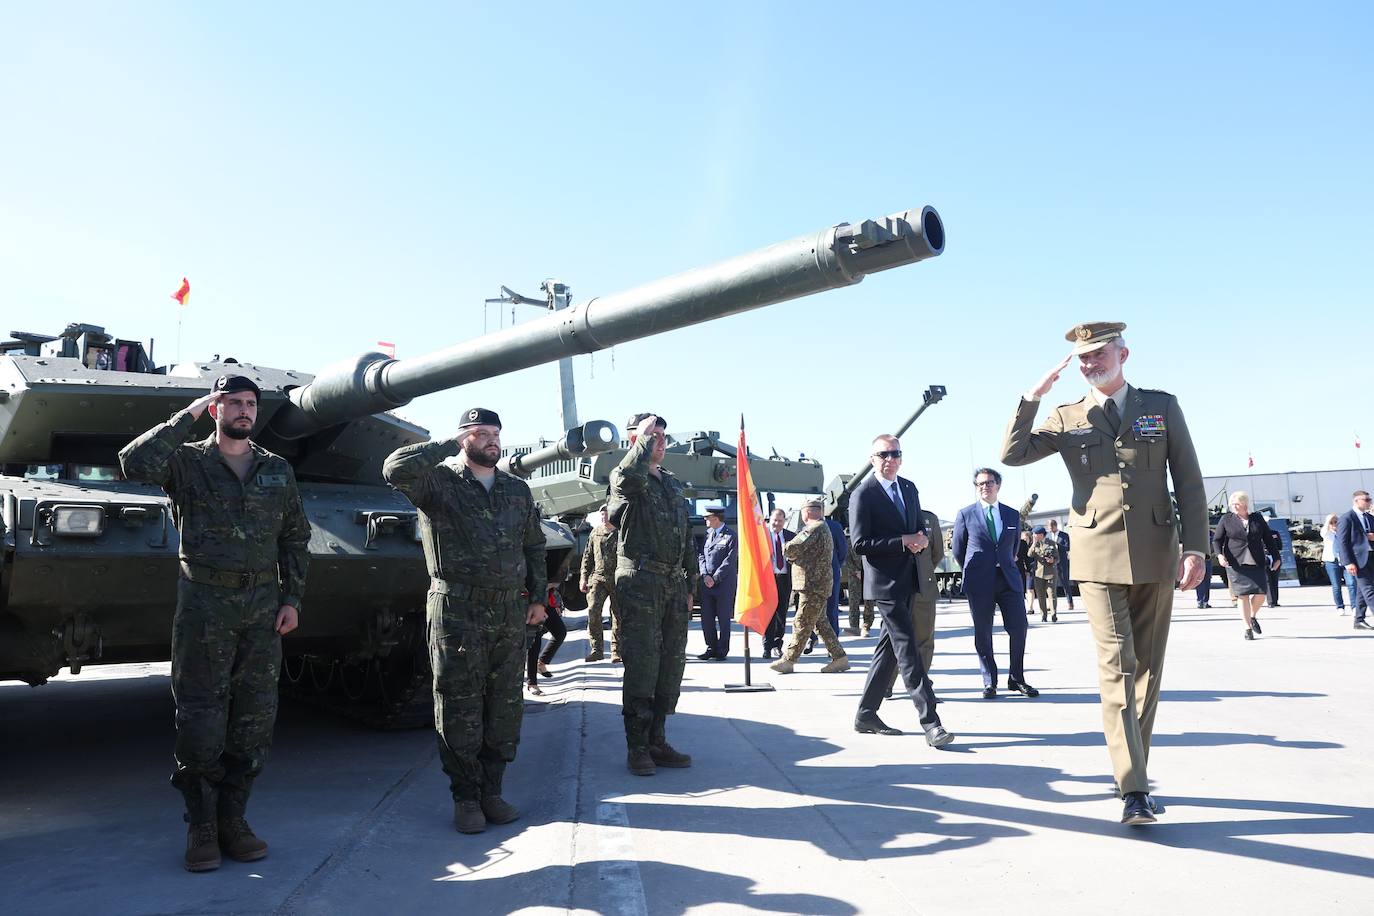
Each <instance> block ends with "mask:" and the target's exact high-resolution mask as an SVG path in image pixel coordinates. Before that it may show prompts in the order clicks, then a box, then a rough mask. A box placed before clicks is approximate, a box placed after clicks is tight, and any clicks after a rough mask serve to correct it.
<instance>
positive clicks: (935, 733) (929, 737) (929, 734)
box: [926, 725, 954, 748]
mask: <svg viewBox="0 0 1374 916" xmlns="http://www.w3.org/2000/svg"><path fill="white" fill-rule="evenodd" d="M953 740H954V736H953V735H952V734H950V733H949V732H947V731H945V727H944V726H943V725H932V726H931V727H930V728H928V729H926V744H929V745H930V746H931V747H937V748H938V747H944V746H945V745H946V744H949V743H950V742H951V741H953Z"/></svg>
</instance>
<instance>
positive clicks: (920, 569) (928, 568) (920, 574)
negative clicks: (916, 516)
mask: <svg viewBox="0 0 1374 916" xmlns="http://www.w3.org/2000/svg"><path fill="white" fill-rule="evenodd" d="M921 520H922V521H924V522H925V526H926V537H928V538H930V546H929V547H927V548H926V549H925V550H922V551H921V552H920V553H918V554H916V580H917V582H919V583H920V586H921V587H920V592H919V599H918V600H920V601H922V602H925V603H926V604H933V603H934V602H935V600H936V599H937V598H938V597H939V595H940V591H939V589H938V588H937V587H936V585H935V569H936V567H938V566H939V565H940V561H942V560H943V559H944V558H945V533H944V532H943V531H941V530H940V519H939V517H938V516H936V514H935V513H934V512H931V511H930V510H929V509H922V510H921Z"/></svg>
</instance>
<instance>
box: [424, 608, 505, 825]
mask: <svg viewBox="0 0 1374 916" xmlns="http://www.w3.org/2000/svg"><path fill="white" fill-rule="evenodd" d="M425 604H426V612H427V615H428V618H429V659H430V665H431V666H432V667H433V669H434V726H435V730H436V731H437V732H438V736H439V762H440V763H441V764H442V765H443V768H444V772H445V773H446V774H447V775H448V779H449V789H450V791H452V793H453V798H454V800H455V801H480V800H481V799H482V798H484V797H486V796H494V795H500V794H501V781H502V778H503V777H504V776H505V772H506V764H508V763H510V762H511V761H512V760H514V759H515V749H516V746H517V745H519V743H520V722H521V719H522V718H523V717H524V714H525V700H524V697H523V696H522V695H521V693H520V674H521V669H522V668H523V667H524V664H523V662H524V659H525V616H526V613H527V612H528V610H529V602H528V600H527V599H525V598H523V597H517V598H515V599H513V600H510V601H500V602H483V601H473V600H471V599H458V598H454V597H452V596H451V595H444V594H440V593H438V592H430V593H429V595H428V597H427V599H426V602H425Z"/></svg>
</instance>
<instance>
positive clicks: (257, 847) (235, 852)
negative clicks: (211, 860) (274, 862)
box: [219, 817, 267, 862]
mask: <svg viewBox="0 0 1374 916" xmlns="http://www.w3.org/2000/svg"><path fill="white" fill-rule="evenodd" d="M219 848H220V849H222V850H224V854H225V855H226V856H228V857H229V858H231V859H233V860H234V861H235V862H256V861H257V860H258V859H261V858H264V857H265V856H266V855H267V843H266V841H264V840H262V839H259V838H258V836H257V834H255V833H253V828H252V827H249V826H248V822H247V821H246V820H244V819H243V818H242V817H231V818H229V819H227V820H222V821H220V822H219Z"/></svg>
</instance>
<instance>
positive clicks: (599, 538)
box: [579, 506, 620, 662]
mask: <svg viewBox="0 0 1374 916" xmlns="http://www.w3.org/2000/svg"><path fill="white" fill-rule="evenodd" d="M615 557H616V550H615V526H614V525H612V524H611V521H610V516H609V514H608V512H607V510H606V507H605V506H602V507H601V524H600V525H597V526H596V527H595V528H593V529H592V533H591V534H589V535H587V546H586V548H584V549H583V551H582V567H581V573H582V574H581V577H580V578H581V581H580V582H579V585H580V586H581V588H582V591H583V592H584V593H585V594H586V596H587V658H586V661H589V662H599V661H601V659H603V658H605V655H604V653H603V651H602V650H603V649H604V646H603V640H602V632H601V630H602V621H601V607H602V605H604V604H605V603H606V599H607V598H609V599H610V601H611V661H612V662H618V661H620V607H619V602H618V601H616V596H615Z"/></svg>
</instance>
